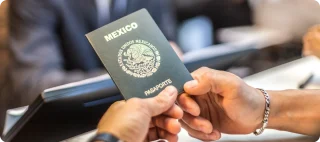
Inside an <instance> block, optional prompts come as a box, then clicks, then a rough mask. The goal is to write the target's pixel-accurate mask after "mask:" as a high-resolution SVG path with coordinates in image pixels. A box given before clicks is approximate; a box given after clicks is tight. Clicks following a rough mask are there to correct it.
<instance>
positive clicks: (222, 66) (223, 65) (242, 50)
mask: <svg viewBox="0 0 320 142" xmlns="http://www.w3.org/2000/svg"><path fill="white" fill-rule="evenodd" d="M256 51H258V49H256V48H255V44H253V43H247V42H242V43H241V42H239V43H227V44H221V45H214V46H211V47H207V48H204V49H202V50H198V51H193V52H190V53H186V54H185V55H184V63H185V66H186V67H187V68H188V70H189V71H190V72H193V71H195V70H196V69H198V68H200V67H203V66H205V67H209V68H212V69H216V70H227V69H229V68H230V67H231V66H232V65H234V63H237V61H238V60H240V59H241V58H243V57H247V56H249V55H250V54H252V53H255V52H256Z"/></svg>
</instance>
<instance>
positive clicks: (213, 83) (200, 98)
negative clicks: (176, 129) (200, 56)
mask: <svg viewBox="0 0 320 142" xmlns="http://www.w3.org/2000/svg"><path fill="white" fill-rule="evenodd" d="M192 76H193V78H194V79H195V80H194V81H191V82H188V83H186V84H185V86H184V89H185V91H186V94H183V95H181V96H180V97H179V99H178V102H179V104H180V106H181V107H182V108H183V110H184V111H185V112H186V113H184V116H183V121H180V122H181V123H182V127H183V128H185V129H186V130H187V131H188V132H189V134H190V136H192V137H195V138H198V139H201V140H204V141H209V140H218V139H219V138H220V137H221V133H228V134H248V133H252V132H253V131H254V130H255V129H257V128H258V127H259V126H260V125H261V122H262V119H263V118H262V117H263V113H264V101H265V100H264V97H263V95H262V93H261V92H259V91H258V90H257V89H255V88H252V87H250V86H248V85H247V84H245V83H244V82H243V81H242V80H241V79H240V78H239V77H237V76H235V75H233V74H231V73H227V72H222V71H216V70H212V69H209V68H201V69H198V70H197V71H195V72H193V73H192ZM188 94H190V95H188Z"/></svg>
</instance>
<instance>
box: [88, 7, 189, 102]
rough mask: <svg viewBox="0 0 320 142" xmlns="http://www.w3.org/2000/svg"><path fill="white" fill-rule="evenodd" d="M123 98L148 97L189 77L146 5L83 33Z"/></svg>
mask: <svg viewBox="0 0 320 142" xmlns="http://www.w3.org/2000/svg"><path fill="white" fill-rule="evenodd" d="M86 37H87V38H88V40H89V42H90V43H91V45H92V46H93V48H94V50H95V51H96V53H97V54H98V56H99V58H100V59H101V61H102V62H103V64H104V66H105V67H106V69H107V71H108V72H109V74H110V76H111V78H112V79H113V81H114V82H115V84H116V85H117V87H118V88H119V90H120V92H121V94H122V95H123V96H124V98H125V99H130V98H133V97H137V98H149V97H154V96H156V95H157V94H158V93H160V92H161V91H162V90H163V89H164V88H165V87H167V86H170V85H173V86H175V87H176V88H177V89H178V91H179V93H180V94H181V93H183V85H184V83H186V82H187V81H189V80H192V77H191V75H190V73H189V71H188V70H187V69H186V67H185V66H184V64H183V63H182V62H181V61H180V59H179V57H178V56H177V55H176V53H175V52H174V50H173V49H172V47H171V46H170V44H169V42H168V40H167V39H166V38H165V36H164V35H163V34H162V32H161V31H160V29H159V27H158V26H157V24H156V23H155V22H154V20H153V19H152V17H151V16H150V14H149V13H148V12H147V10H146V9H142V10H139V11H137V12H135V13H133V14H130V15H128V16H126V17H124V18H121V19H119V20H117V21H115V22H112V23H110V24H108V25H106V26H103V27H101V28H99V29H97V30H95V31H93V32H90V33H88V34H86Z"/></svg>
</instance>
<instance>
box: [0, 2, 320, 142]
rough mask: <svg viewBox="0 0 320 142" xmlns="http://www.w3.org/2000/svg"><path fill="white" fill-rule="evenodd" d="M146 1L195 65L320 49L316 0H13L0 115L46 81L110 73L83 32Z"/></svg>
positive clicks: (2, 37) (243, 73)
mask: <svg viewBox="0 0 320 142" xmlns="http://www.w3.org/2000/svg"><path fill="white" fill-rule="evenodd" d="M141 8H147V10H148V11H149V12H150V14H151V15H152V17H153V18H154V20H155V21H156V23H157V24H158V26H159V27H160V29H161V30H162V32H163V33H164V35H165V36H166V37H167V39H168V41H169V42H170V44H171V45H172V47H173V48H174V49H175V51H176V53H177V54H178V55H179V56H180V58H181V60H182V61H183V62H184V63H185V64H186V66H187V68H188V69H189V71H190V72H191V71H194V70H195V69H196V68H199V67H201V66H209V67H211V68H214V69H218V70H225V71H229V72H232V73H235V74H237V75H238V76H240V77H241V78H246V77H250V76H251V75H253V74H256V73H259V72H261V71H265V70H268V69H271V68H273V67H276V66H279V65H282V64H285V63H289V62H292V61H295V60H299V59H301V58H303V57H304V56H310V55H315V56H318V57H320V26H319V25H320V14H319V13H320V5H319V3H318V2H316V1H315V0H68V1H55V0H6V1H4V2H3V3H2V4H1V6H0V111H1V112H0V113H1V114H2V115H0V116H1V117H0V118H2V119H3V118H4V114H5V112H6V110H7V109H9V108H16V107H20V106H26V105H30V104H31V103H32V102H33V101H34V100H35V98H36V97H37V96H38V95H39V94H40V93H41V92H42V91H43V90H45V89H48V88H51V87H55V86H59V85H63V84H67V83H71V82H75V81H81V80H84V79H88V78H92V77H96V76H99V75H103V74H106V73H107V72H106V71H105V69H104V67H103V66H102V64H101V62H100V60H99V59H98V58H97V56H96V54H95V53H94V51H93V49H92V47H91V46H90V44H89V43H88V41H87V39H86V38H85V36H84V35H85V34H86V33H88V32H90V31H93V30H95V29H97V28H99V27H101V26H103V25H106V24H108V23H110V22H112V21H115V20H117V19H119V18H121V17H123V16H125V15H127V14H130V13H132V12H134V11H136V10H139V9H141ZM317 25H318V26H317ZM2 119H0V120H1V121H3V120H2ZM0 141H1V140H0Z"/></svg>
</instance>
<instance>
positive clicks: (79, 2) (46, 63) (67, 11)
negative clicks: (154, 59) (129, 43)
mask: <svg viewBox="0 0 320 142" xmlns="http://www.w3.org/2000/svg"><path fill="white" fill-rule="evenodd" d="M117 1H118V0H117ZM96 7H97V6H96V1H94V0H10V10H9V18H10V26H11V27H10V41H9V50H10V57H11V58H10V67H9V68H8V71H7V72H6V73H8V75H7V78H6V79H5V82H6V86H5V87H4V90H2V91H1V94H0V95H1V100H0V101H1V102H0V103H6V104H7V105H6V106H8V107H10V108H12V107H18V106H23V105H29V104H30V103H32V101H33V100H34V99H35V98H36V97H37V96H38V95H39V93H40V92H42V91H43V90H44V89H46V88H50V87H54V86H58V85H62V84H66V83H70V82H74V81H79V80H83V79H86V78H90V77H93V76H97V75H99V74H103V73H105V72H104V70H103V66H102V64H101V62H100V60H99V59H98V57H97V56H96V53H95V52H94V50H93V49H92V47H91V45H90V44H89V42H88V40H87V39H86V38H85V34H86V33H88V32H90V31H93V30H95V29H97V28H99V27H101V26H102V25H101V24H100V25H99V24H98V23H99V22H98V16H97V13H98V12H97V8H96ZM141 8H147V10H148V11H149V12H150V14H151V15H152V17H153V18H154V19H155V21H156V23H157V24H158V25H159V27H160V29H161V30H162V31H163V33H164V34H165V36H166V37H167V38H168V40H174V39H175V16H174V15H173V14H174V12H173V9H172V4H171V0H128V2H127V7H126V8H124V9H120V11H121V10H123V11H122V12H119V9H115V8H113V5H112V4H111V11H110V12H111V17H110V19H111V20H110V21H108V22H106V23H104V24H107V23H109V22H111V21H113V20H116V19H117V18H120V17H123V16H125V15H127V14H129V13H132V12H134V11H137V10H139V9H141ZM141 18H143V17H141ZM1 113H3V112H1ZM0 116H1V115H0ZM0 121H2V119H1V118H0ZM0 129H1V125H0Z"/></svg>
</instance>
